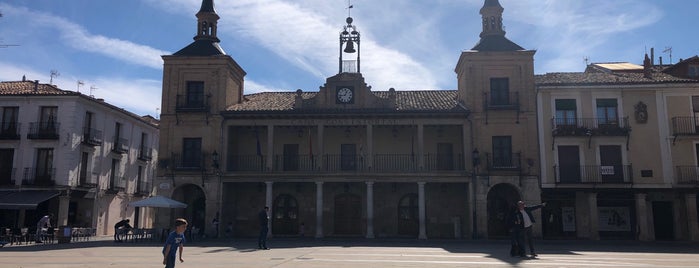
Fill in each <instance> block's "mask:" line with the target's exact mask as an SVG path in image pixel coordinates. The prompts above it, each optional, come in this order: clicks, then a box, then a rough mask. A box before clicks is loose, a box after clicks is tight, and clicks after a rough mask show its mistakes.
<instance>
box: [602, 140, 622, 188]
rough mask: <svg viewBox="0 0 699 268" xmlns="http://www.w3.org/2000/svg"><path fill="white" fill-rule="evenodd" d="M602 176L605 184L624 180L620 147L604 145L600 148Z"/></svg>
mask: <svg viewBox="0 0 699 268" xmlns="http://www.w3.org/2000/svg"><path fill="white" fill-rule="evenodd" d="M599 158H600V174H601V175H602V180H603V181H605V182H610V181H611V182H620V181H623V180H624V166H623V164H622V157H621V146H620V145H602V146H600V147H599Z"/></svg>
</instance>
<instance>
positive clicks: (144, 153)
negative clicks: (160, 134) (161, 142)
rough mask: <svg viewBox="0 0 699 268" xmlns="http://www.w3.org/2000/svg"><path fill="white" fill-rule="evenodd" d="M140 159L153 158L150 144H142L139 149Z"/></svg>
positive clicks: (147, 159)
mask: <svg viewBox="0 0 699 268" xmlns="http://www.w3.org/2000/svg"><path fill="white" fill-rule="evenodd" d="M138 159H139V160H143V161H150V160H152V159H153V149H152V148H150V147H148V146H142V147H141V149H139V150H138Z"/></svg>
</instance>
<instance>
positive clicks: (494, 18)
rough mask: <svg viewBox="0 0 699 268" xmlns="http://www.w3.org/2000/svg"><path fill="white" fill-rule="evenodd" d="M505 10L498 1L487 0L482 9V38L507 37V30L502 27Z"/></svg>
mask: <svg viewBox="0 0 699 268" xmlns="http://www.w3.org/2000/svg"><path fill="white" fill-rule="evenodd" d="M503 11H505V9H504V8H503V7H502V6H501V5H500V2H498V0H486V1H485V3H484V4H483V7H482V8H481V12H480V13H481V17H483V31H482V32H481V35H480V37H481V38H482V37H484V36H486V35H500V36H505V29H504V28H503V26H502V12H503Z"/></svg>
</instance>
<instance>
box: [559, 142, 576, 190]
mask: <svg viewBox="0 0 699 268" xmlns="http://www.w3.org/2000/svg"><path fill="white" fill-rule="evenodd" d="M580 168H581V165H580V148H579V147H578V146H577V145H560V146H558V167H557V170H556V172H558V173H557V175H558V177H557V178H556V179H557V182H561V183H566V182H567V183H576V182H580V180H581V176H580Z"/></svg>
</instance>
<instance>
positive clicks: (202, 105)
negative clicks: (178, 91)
mask: <svg viewBox="0 0 699 268" xmlns="http://www.w3.org/2000/svg"><path fill="white" fill-rule="evenodd" d="M210 97H211V95H205V96H201V98H198V99H196V100H194V99H187V97H186V96H184V95H177V104H176V107H175V111H177V112H208V111H209V109H210V106H209V98H210Z"/></svg>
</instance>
